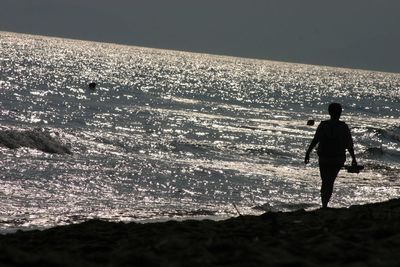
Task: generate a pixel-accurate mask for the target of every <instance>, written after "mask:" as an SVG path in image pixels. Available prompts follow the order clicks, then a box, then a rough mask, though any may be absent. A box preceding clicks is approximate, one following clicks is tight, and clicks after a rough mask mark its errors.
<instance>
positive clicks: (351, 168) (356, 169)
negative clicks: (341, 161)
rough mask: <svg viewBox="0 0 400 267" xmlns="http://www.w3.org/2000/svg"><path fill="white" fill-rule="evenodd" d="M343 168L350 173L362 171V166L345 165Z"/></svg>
mask: <svg viewBox="0 0 400 267" xmlns="http://www.w3.org/2000/svg"><path fill="white" fill-rule="evenodd" d="M344 168H345V169H346V170H347V172H350V173H360V171H361V170H363V169H364V166H363V165H346V166H344Z"/></svg>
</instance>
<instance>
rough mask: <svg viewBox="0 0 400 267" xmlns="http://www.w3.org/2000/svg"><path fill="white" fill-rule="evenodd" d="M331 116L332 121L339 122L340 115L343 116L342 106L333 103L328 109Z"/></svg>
mask: <svg viewBox="0 0 400 267" xmlns="http://www.w3.org/2000/svg"><path fill="white" fill-rule="evenodd" d="M328 112H329V115H331V119H335V120H338V119H339V118H340V115H342V105H340V104H339V103H331V104H329V107H328Z"/></svg>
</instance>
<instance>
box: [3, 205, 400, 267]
mask: <svg viewBox="0 0 400 267" xmlns="http://www.w3.org/2000/svg"><path fill="white" fill-rule="evenodd" d="M399 249H400V200H399V199H396V200H390V201H388V202H384V203H375V204H368V205H362V206H352V207H350V208H341V209H319V210H314V211H308V212H307V211H304V210H299V211H296V212H289V213H283V212H269V213H265V214H263V215H261V216H241V217H237V218H232V219H228V220H225V221H210V220H203V221H195V220H189V221H183V222H176V221H169V222H163V223H148V224H139V223H128V224H125V223H111V222H104V221H88V222H85V223H82V224H77V225H68V226H61V227H55V228H52V229H47V230H43V231H39V230H35V231H29V232H22V231H19V232H17V233H13V234H7V235H2V236H0V263H1V264H0V265H1V266H296V267H297V266H398V265H399V263H400V253H398V252H399Z"/></svg>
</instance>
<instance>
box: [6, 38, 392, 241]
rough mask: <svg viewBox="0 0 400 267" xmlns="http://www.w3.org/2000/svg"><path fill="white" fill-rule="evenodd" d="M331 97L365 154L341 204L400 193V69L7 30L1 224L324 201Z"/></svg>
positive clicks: (164, 216)
mask: <svg viewBox="0 0 400 267" xmlns="http://www.w3.org/2000/svg"><path fill="white" fill-rule="evenodd" d="M91 82H95V83H96V84H97V86H96V88H95V89H94V90H92V89H89V88H88V84H89V83H91ZM331 102H339V103H341V104H342V105H343V108H344V111H343V115H342V120H344V121H346V122H347V123H348V125H349V126H350V128H351V132H352V134H353V138H354V142H355V151H356V155H357V159H358V161H359V163H360V164H363V165H364V166H365V170H364V171H363V172H362V173H360V174H353V173H347V172H346V171H344V170H342V171H341V172H340V174H339V177H338V178H337V180H336V183H335V191H334V195H333V197H332V200H331V203H330V204H331V206H332V207H349V206H351V205H356V204H364V203H370V202H378V201H384V200H387V199H391V198H397V197H399V196H400V177H399V170H400V164H399V163H400V118H399V114H400V113H399V112H400V74H395V73H382V72H372V71H364V70H354V69H342V68H333V67H323V66H312V65H302V64H291V63H283V62H274V61H267V60H255V59H245V58H237V57H227V56H215V55H208V54H199V53H188V52H178V51H171V50H160V49H151V48H143V47H135V46H123V45H116V44H107V43H96V42H88V41H79V40H69V39H61V38H49V37H43V36H33V35H23V34H16V33H9V32H0V201H1V205H0V232H1V233H4V232H12V231H15V230H19V229H21V230H27V229H42V228H47V227H52V226H56V225H65V224H71V223H79V222H82V221H85V220H88V219H96V218H97V219H103V220H108V221H123V222H128V221H136V222H149V221H164V220H170V219H174V220H183V219H215V220H220V219H225V218H229V217H233V216H238V214H239V213H240V214H255V215H257V214H261V213H262V212H265V211H292V210H296V209H317V208H319V207H320V197H319V187H320V178H319V170H318V159H317V156H316V154H315V153H313V154H312V156H311V163H310V164H309V165H307V166H306V165H304V163H303V162H304V156H305V151H306V149H307V147H308V145H309V143H310V141H311V139H312V137H313V135H314V132H315V130H316V127H317V125H318V123H319V121H321V120H326V119H328V118H329V116H328V114H327V107H328V104H329V103H331ZM311 119H312V120H315V121H316V124H315V125H313V126H308V125H307V121H308V120H311ZM348 158H349V157H348Z"/></svg>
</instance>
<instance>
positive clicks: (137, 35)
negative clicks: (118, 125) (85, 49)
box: [0, 0, 400, 72]
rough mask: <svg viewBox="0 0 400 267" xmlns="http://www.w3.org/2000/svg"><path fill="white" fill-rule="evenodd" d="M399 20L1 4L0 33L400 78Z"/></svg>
mask: <svg viewBox="0 0 400 267" xmlns="http://www.w3.org/2000/svg"><path fill="white" fill-rule="evenodd" d="M399 14H400V1H399V0H0V30H1V31H11V32H21V33H31V34H40V35H48V36H57V37H68V38H75V39H83V40H94V41H102V42H112V43H120V44H130V45H138V46H145V47H155V48H166V49H174V50H184V51H192V52H204V53H211V54H221V55H232V56H239V57H250V58H260V59H270V60H278V61H286V62H298V63H307V64H318V65H329V66H339V67H349V68H360V69H370V70H380V71H387V72H400V15H399ZM0 53H1V51H0Z"/></svg>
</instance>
